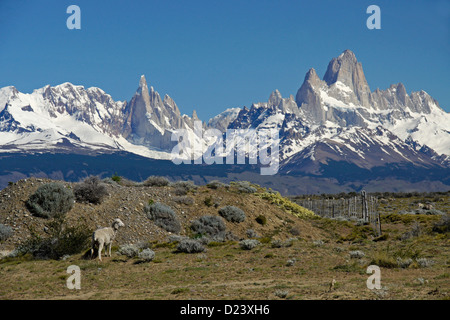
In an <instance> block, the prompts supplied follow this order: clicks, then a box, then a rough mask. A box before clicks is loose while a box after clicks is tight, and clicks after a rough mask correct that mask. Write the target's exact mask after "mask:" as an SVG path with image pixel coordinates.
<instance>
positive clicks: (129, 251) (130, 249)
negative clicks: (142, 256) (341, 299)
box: [118, 244, 139, 258]
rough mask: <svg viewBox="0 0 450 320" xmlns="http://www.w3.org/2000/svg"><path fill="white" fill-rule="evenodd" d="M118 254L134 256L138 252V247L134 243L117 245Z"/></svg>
mask: <svg viewBox="0 0 450 320" xmlns="http://www.w3.org/2000/svg"><path fill="white" fill-rule="evenodd" d="M118 252H119V254H121V255H123V256H127V257H128V258H134V257H136V256H137V255H138V254H139V248H138V247H137V246H136V245H134V244H124V245H121V246H120V247H119V251H118Z"/></svg>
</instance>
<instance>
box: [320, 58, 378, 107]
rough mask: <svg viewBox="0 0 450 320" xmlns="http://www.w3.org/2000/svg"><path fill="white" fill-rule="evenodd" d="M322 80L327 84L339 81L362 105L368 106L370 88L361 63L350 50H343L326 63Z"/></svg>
mask: <svg viewBox="0 0 450 320" xmlns="http://www.w3.org/2000/svg"><path fill="white" fill-rule="evenodd" d="M323 80H324V81H325V82H326V83H327V85H329V86H330V85H332V84H334V83H336V82H338V81H340V82H341V83H343V84H344V85H346V86H347V87H349V88H350V89H351V90H352V91H353V92H354V93H355V95H356V97H357V99H358V101H359V103H360V104H361V105H362V106H365V107H368V106H369V95H370V88H369V85H368V83H367V80H366V77H365V75H364V71H363V68H362V64H361V63H360V62H358V60H357V59H356V56H355V54H354V53H353V52H352V51H350V50H345V51H344V52H343V53H342V54H341V55H339V56H338V57H337V58H333V59H332V60H331V61H330V63H329V64H328V68H327V71H326V72H325V75H324V77H323Z"/></svg>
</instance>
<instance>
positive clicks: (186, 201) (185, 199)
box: [172, 196, 194, 206]
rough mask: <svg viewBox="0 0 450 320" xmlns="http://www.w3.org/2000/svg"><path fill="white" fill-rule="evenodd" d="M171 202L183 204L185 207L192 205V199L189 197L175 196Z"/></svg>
mask: <svg viewBox="0 0 450 320" xmlns="http://www.w3.org/2000/svg"><path fill="white" fill-rule="evenodd" d="M172 200H173V201H174V202H176V203H179V204H185V205H188V206H190V205H193V204H194V198H192V197H189V196H175V197H173V198H172Z"/></svg>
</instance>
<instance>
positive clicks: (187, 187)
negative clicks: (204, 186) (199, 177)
mask: <svg viewBox="0 0 450 320" xmlns="http://www.w3.org/2000/svg"><path fill="white" fill-rule="evenodd" d="M170 186H171V187H173V188H175V190H174V192H175V194H176V195H177V196H185V195H187V194H188V192H191V191H195V190H197V188H198V187H197V186H196V185H195V184H194V183H193V182H192V181H177V182H174V183H171V184H170Z"/></svg>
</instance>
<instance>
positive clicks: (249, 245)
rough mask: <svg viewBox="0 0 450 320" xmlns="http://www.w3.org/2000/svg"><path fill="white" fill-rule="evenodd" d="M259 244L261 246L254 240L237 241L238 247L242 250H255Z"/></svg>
mask: <svg viewBox="0 0 450 320" xmlns="http://www.w3.org/2000/svg"><path fill="white" fill-rule="evenodd" d="M260 244H261V242H259V241H258V240H255V239H245V240H241V241H239V246H240V247H241V249H243V250H252V249H253V248H256V247H257V246H259V245H260Z"/></svg>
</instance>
